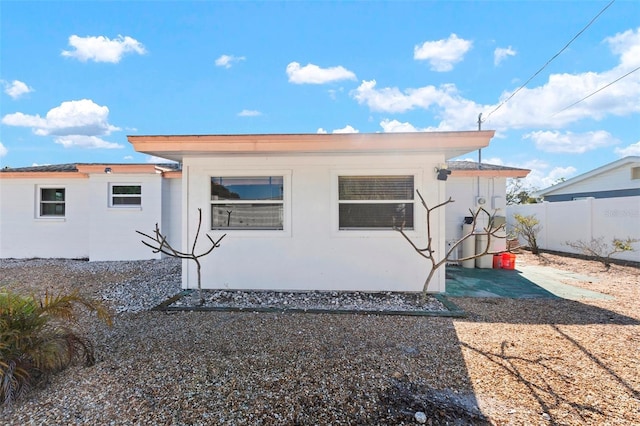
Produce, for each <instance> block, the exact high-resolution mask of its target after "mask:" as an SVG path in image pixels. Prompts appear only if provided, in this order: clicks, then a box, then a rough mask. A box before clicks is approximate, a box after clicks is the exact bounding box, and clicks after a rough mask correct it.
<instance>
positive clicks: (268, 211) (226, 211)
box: [211, 176, 284, 230]
mask: <svg viewBox="0 0 640 426" xmlns="http://www.w3.org/2000/svg"><path fill="white" fill-rule="evenodd" d="M283 226H284V177H283V176H229V177H224V176H217V177H212V178H211V229H256V230H260V229H264V230H282V229H283Z"/></svg>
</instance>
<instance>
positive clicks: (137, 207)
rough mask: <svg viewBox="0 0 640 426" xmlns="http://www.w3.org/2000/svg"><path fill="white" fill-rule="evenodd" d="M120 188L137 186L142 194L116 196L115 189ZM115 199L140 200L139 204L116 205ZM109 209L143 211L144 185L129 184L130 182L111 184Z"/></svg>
mask: <svg viewBox="0 0 640 426" xmlns="http://www.w3.org/2000/svg"><path fill="white" fill-rule="evenodd" d="M118 186H137V187H139V188H140V194H114V193H113V189H114V188H115V187H118ZM115 197H122V198H136V197H137V198H140V203H139V204H115V203H114V202H113V199H114V198H115ZM109 208H111V209H138V210H140V209H142V184H141V183H128V182H109Z"/></svg>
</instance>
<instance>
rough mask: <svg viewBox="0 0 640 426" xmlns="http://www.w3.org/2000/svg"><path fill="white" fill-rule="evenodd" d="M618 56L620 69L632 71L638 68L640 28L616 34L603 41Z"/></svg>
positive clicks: (639, 64)
mask: <svg viewBox="0 0 640 426" xmlns="http://www.w3.org/2000/svg"><path fill="white" fill-rule="evenodd" d="M604 41H605V42H606V43H607V44H609V47H610V48H611V51H612V52H613V53H615V54H616V55H619V56H620V67H621V68H623V69H627V70H632V69H634V68H636V67H638V66H640V28H636V29H635V31H634V30H627V31H625V32H623V33H618V34H616V35H614V36H612V37H607V38H606V39H605V40H604Z"/></svg>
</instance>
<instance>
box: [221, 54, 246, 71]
mask: <svg viewBox="0 0 640 426" xmlns="http://www.w3.org/2000/svg"><path fill="white" fill-rule="evenodd" d="M244 60H245V57H244V56H233V55H221V56H220V57H219V58H218V59H216V66H218V67H224V68H231V66H232V65H233V64H235V63H238V62H240V61H244Z"/></svg>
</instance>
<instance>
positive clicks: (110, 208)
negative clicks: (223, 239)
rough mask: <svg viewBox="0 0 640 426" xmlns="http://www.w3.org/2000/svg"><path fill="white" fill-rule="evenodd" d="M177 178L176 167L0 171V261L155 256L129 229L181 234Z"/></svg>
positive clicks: (67, 166) (69, 166) (91, 166)
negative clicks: (157, 227)
mask: <svg viewBox="0 0 640 426" xmlns="http://www.w3.org/2000/svg"><path fill="white" fill-rule="evenodd" d="M179 177H180V172H179V171H177V165H154V164H62V165H52V166H36V167H22V168H15V169H11V168H4V169H1V170H0V209H1V210H0V213H1V214H0V258H9V257H11V258H34V257H42V258H54V257H57V258H88V259H89V260H92V261H97V260H125V259H126V260H137V259H150V258H159V257H160V255H159V254H153V253H151V251H150V250H149V249H148V248H146V247H144V246H143V245H142V244H140V236H139V235H138V234H136V233H135V232H134V230H136V229H139V230H146V231H149V232H150V231H152V230H153V228H154V226H155V224H156V223H158V225H159V226H162V228H163V229H165V230H166V229H168V230H169V231H178V232H179V231H180V218H181V211H180V191H181V184H180V179H179ZM176 178H178V179H176ZM170 233H172V232H170ZM177 242H178V243H179V239H178V241H177Z"/></svg>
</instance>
